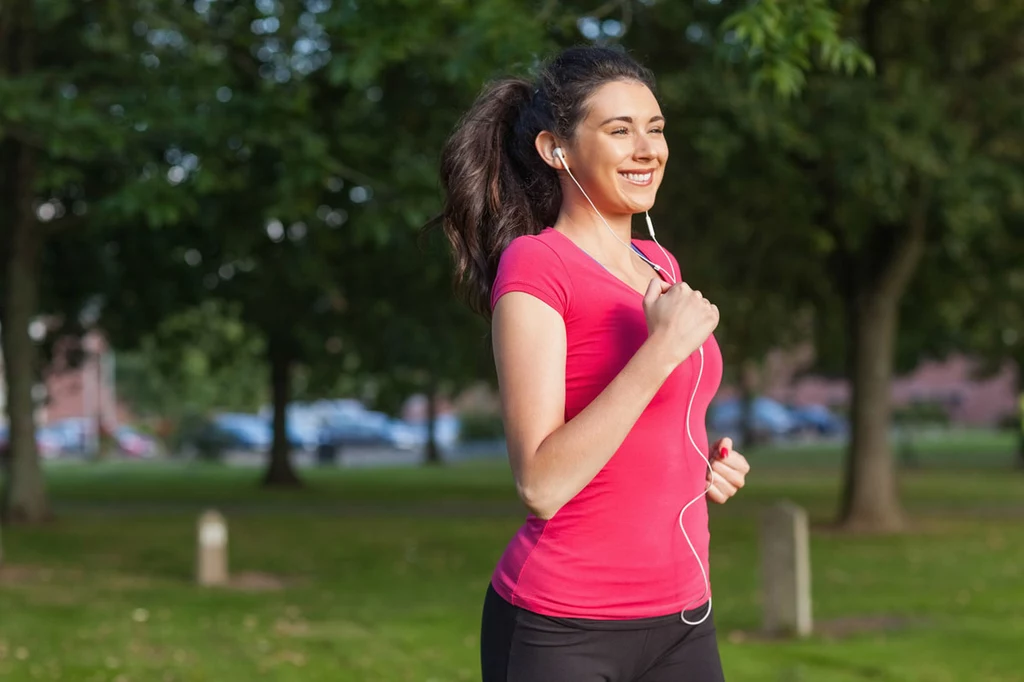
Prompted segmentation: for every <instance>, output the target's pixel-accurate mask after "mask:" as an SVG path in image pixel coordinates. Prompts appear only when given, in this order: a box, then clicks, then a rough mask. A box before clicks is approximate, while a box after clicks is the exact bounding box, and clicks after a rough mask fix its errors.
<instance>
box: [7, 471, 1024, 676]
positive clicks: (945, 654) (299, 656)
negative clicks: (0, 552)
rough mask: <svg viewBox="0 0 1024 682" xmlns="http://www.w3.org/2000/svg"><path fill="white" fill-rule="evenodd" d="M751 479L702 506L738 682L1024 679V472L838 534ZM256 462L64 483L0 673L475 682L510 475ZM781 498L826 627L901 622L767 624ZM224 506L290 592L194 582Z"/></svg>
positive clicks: (791, 485)
mask: <svg viewBox="0 0 1024 682" xmlns="http://www.w3.org/2000/svg"><path fill="white" fill-rule="evenodd" d="M771 457H772V453H770V452H758V453H756V454H755V455H752V460H753V461H754V465H755V467H758V468H757V470H756V471H755V475H754V476H753V477H752V478H751V481H750V483H749V485H748V487H747V488H746V489H745V490H744V491H743V492H742V493H741V495H740V496H739V497H737V498H736V499H734V500H733V501H731V502H730V503H729V504H728V505H726V506H724V507H720V508H719V507H716V508H715V509H714V510H713V514H712V532H713V543H712V544H713V547H712V564H713V570H714V574H713V578H714V582H715V589H716V601H715V608H716V619H717V623H718V627H719V631H720V637H721V648H722V656H723V661H724V664H725V667H726V673H727V678H728V679H729V680H730V682H747V681H749V682H755V681H756V682H762V681H767V682H775V681H778V682H819V681H820V682H847V681H850V682H852V681H858V680H885V681H891V682H917V681H920V682H924V681H927V682H946V681H950V682H951V681H959V680H964V681H970V682H977V681H992V682H997V681H1002V682H1008V681H1010V680H1024V670H1022V668H1021V660H1022V658H1021V652H1020V643H1021V642H1024V607H1022V606H1021V605H1022V604H1024V475H1022V474H1020V473H1016V472H1012V471H1011V470H1009V469H1003V470H999V469H995V468H992V467H987V468H980V467H979V468H977V469H974V470H972V469H970V468H968V469H961V470H957V471H952V472H950V471H936V470H925V471H921V472H911V473H907V474H905V475H904V476H903V477H902V479H901V486H902V490H903V494H904V501H905V505H906V507H907V508H908V509H909V510H910V511H911V512H912V514H913V518H914V525H913V529H912V530H911V531H910V532H909V533H907V534H905V535H902V536H898V537H873V536H848V535H843V534H839V533H835V532H833V531H832V530H830V529H829V528H828V526H827V522H828V521H829V520H830V519H831V517H832V515H833V513H834V507H835V499H836V493H837V491H838V481H837V478H836V476H835V473H834V471H833V470H830V469H827V468H825V469H797V468H785V467H784V468H781V469H774V468H772V467H770V466H768V465H769V464H770V463H771V462H772V461H773V460H772V459H771ZM305 475H306V476H307V478H308V480H309V486H308V488H307V490H304V491H301V492H296V491H289V492H274V493H267V492H265V491H262V490H260V489H259V488H258V487H257V486H256V480H257V478H258V472H255V471H247V470H230V469H220V468H216V467H210V466H175V465H165V464H109V465H101V466H65V467H56V468H53V469H51V471H50V482H51V490H52V491H53V493H54V496H55V499H56V502H57V505H58V509H59V511H60V514H59V517H58V520H57V521H55V522H54V523H53V524H51V525H49V526H47V527H43V528H32V529H28V528H12V529H7V530H6V533H5V535H4V546H5V550H6V559H7V562H8V566H7V568H5V569H3V572H0V680H12V681H19V682H20V681H21V680H25V681H26V682H27V681H30V680H54V679H61V680H73V681H74V682H90V681H93V680H95V681H96V682H99V681H101V680H103V681H110V682H114V681H117V682H150V681H153V682H160V681H163V680H167V681H168V682H169V681H171V680H177V681H189V682H191V681H193V680H194V681H210V682H236V681H238V682H243V681H244V682H248V681H250V680H280V681H282V682H283V681H299V680H301V681H303V682H316V681H319V680H324V681H327V680H330V681H331V682H336V681H343V682H344V681H348V680H352V681H358V682H372V681H376V680H381V681H392V680H394V681H406V680H408V681H418V682H427V681H428V680H435V681H437V682H446V681H449V680H453V681H457V680H475V679H478V678H479V673H478V663H477V630H478V625H479V611H480V604H481V599H482V596H483V592H484V590H485V588H486V585H487V580H488V577H489V575H490V571H491V570H492V568H493V565H494V562H495V561H496V559H497V557H498V555H499V554H500V552H501V550H502V549H503V547H504V544H505V542H506V541H507V539H508V538H509V536H510V535H511V534H512V533H513V532H514V531H515V529H516V528H517V527H518V524H519V523H520V521H521V519H522V514H521V512H520V511H519V508H518V504H517V502H516V500H515V494H514V491H513V490H512V486H511V479H510V476H509V474H508V471H507V466H505V465H504V464H503V463H501V462H484V463H474V464H467V465H461V466H458V467H451V468H446V469H433V470H431V469H425V470H417V469H377V470H343V471H315V472H313V471H310V472H305ZM782 498H788V499H792V500H794V501H796V502H798V503H799V504H802V505H804V506H805V507H807V509H808V510H809V512H810V514H811V517H812V520H813V521H814V523H815V531H814V533H813V535H812V561H813V583H814V600H815V601H814V611H815V617H816V619H817V620H818V622H819V623H821V624H822V625H823V626H825V625H830V624H833V623H835V622H837V621H838V620H840V619H855V618H869V617H877V616H885V617H890V618H893V619H895V620H894V622H895V623H896V624H897V625H898V626H899V627H897V628H895V629H892V630H889V631H867V632H859V633H856V632H855V633H853V634H846V635H842V636H827V635H824V634H822V635H818V636H815V637H812V638H811V639H809V640H807V641H802V642H765V641H758V639H757V638H756V637H753V636H751V635H752V633H754V632H756V630H757V628H758V625H759V621H760V612H759V608H760V601H759V599H760V598H759V585H758V574H757V556H758V549H757V535H756V533H757V514H758V511H759V510H760V509H761V508H763V507H764V506H765V505H767V504H770V503H771V502H773V501H775V500H777V499H782ZM214 503H216V504H217V505H218V506H220V507H221V508H222V509H225V510H226V511H227V515H228V517H229V522H230V529H231V530H230V533H231V561H232V570H233V572H234V573H236V574H244V573H250V574H251V573H260V574H265V575H271V576H274V577H276V578H277V579H279V580H280V581H282V582H283V589H272V590H256V589H215V590H203V589H199V588H197V587H194V586H193V585H192V584H191V578H192V566H193V561H194V558H193V551H192V548H193V542H194V540H193V538H194V534H195V528H194V524H195V518H196V513H197V512H198V511H199V510H201V509H202V508H204V507H205V506H207V505H210V504H214Z"/></svg>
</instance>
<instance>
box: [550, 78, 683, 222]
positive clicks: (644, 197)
mask: <svg viewBox="0 0 1024 682" xmlns="http://www.w3.org/2000/svg"><path fill="white" fill-rule="evenodd" d="M585 111H586V112H587V113H586V115H585V117H584V119H583V120H582V121H580V123H579V125H578V126H577V127H576V133H575V136H574V138H573V140H572V141H571V142H570V143H569V144H567V145H566V146H567V149H566V155H567V157H568V158H567V160H568V165H569V170H571V171H572V172H573V174H574V175H575V176H576V179H577V180H578V181H579V183H580V184H581V185H583V189H584V190H586V192H587V194H588V195H590V199H591V200H592V201H593V202H594V203H595V204H596V205H597V207H598V209H599V210H600V211H601V212H602V213H605V212H607V213H608V214H620V215H621V214H629V215H632V214H634V213H642V212H644V211H646V210H649V209H650V208H651V206H653V205H654V199H655V196H656V195H657V193H658V187H659V186H660V185H661V179H662V176H663V174H664V172H665V164H666V162H667V161H668V143H667V142H666V141H665V132H664V129H665V119H664V118H663V116H662V113H661V107H659V106H658V100H657V99H655V97H654V93H652V92H651V91H650V89H649V88H648V87H647V86H646V85H643V84H642V83H637V82H636V81H614V82H611V83H605V84H604V85H602V86H601V87H600V88H598V89H597V90H596V91H595V92H594V93H593V94H592V95H591V96H590V99H589V100H588V101H587V106H586V109H585ZM569 182H570V184H572V181H571V180H569Z"/></svg>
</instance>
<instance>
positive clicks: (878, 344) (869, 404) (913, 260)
mask: <svg viewBox="0 0 1024 682" xmlns="http://www.w3.org/2000/svg"><path fill="white" fill-rule="evenodd" d="M926 209H927V202H926V201H925V199H924V197H923V196H922V197H921V198H919V200H918V202H916V205H915V208H914V211H913V213H912V214H911V216H910V217H909V222H908V225H907V227H906V229H905V232H904V234H903V235H901V237H900V239H899V241H898V242H897V244H896V246H895V247H894V248H893V249H892V251H891V253H890V256H889V258H888V259H887V260H886V262H885V264H884V266H883V267H882V268H881V270H880V271H878V274H877V276H876V277H874V278H867V281H863V280H862V281H860V282H858V283H857V284H856V285H854V286H853V287H852V288H851V290H850V291H848V292H847V296H846V307H847V310H846V313H847V315H846V319H847V343H848V348H847V352H848V353H849V372H850V380H851V383H852V396H851V406H850V407H851V414H850V416H851V429H852V435H851V440H850V447H849V451H848V452H847V458H846V475H845V479H844V481H843V494H842V502H841V510H840V522H841V524H842V525H843V526H845V527H846V528H848V529H850V530H857V531H881V532H891V531H898V530H901V529H902V528H903V527H904V524H905V519H904V516H903V510H902V508H901V507H900V502H899V492H898V489H897V484H896V468H895V466H894V460H893V453H892V447H891V443H890V441H889V429H890V425H891V422H892V404H891V400H890V384H891V382H892V374H893V356H894V354H895V350H896V335H897V332H898V330H899V308H900V301H901V299H902V298H903V294H904V292H905V291H906V288H907V284H908V283H909V282H910V278H911V277H912V276H913V274H914V271H915V270H916V269H917V265H918V263H919V262H920V260H921V256H922V254H923V252H924V237H925V221H926V217H927V214H926Z"/></svg>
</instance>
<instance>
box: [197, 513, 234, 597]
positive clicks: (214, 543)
mask: <svg viewBox="0 0 1024 682" xmlns="http://www.w3.org/2000/svg"><path fill="white" fill-rule="evenodd" d="M196 539H197V541H198V546H197V548H196V550H197V551H196V582H198V583H199V584H200V585H201V586H203V587H210V586H215V585H224V584H225V583H227V581H228V525H227V523H226V522H225V521H224V517H223V516H222V515H221V514H220V512H217V511H214V510H212V509H211V510H208V511H206V512H203V514H202V516H200V517H199V525H198V534H197V538H196Z"/></svg>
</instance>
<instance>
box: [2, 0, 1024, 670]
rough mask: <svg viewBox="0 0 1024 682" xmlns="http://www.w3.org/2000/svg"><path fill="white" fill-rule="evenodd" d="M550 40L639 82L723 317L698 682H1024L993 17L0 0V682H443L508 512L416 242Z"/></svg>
mask: <svg viewBox="0 0 1024 682" xmlns="http://www.w3.org/2000/svg"><path fill="white" fill-rule="evenodd" d="M581 43H583V44H585V43H597V44H621V45H623V46H625V47H626V48H627V49H629V50H630V51H631V52H633V54H635V56H636V57H637V58H638V59H640V60H641V61H642V62H644V63H645V64H646V65H647V66H649V67H650V68H652V69H653V71H654V72H655V74H656V76H657V78H658V82H659V92H658V93H657V94H658V96H659V99H660V102H661V105H662V108H663V110H664V112H665V115H666V118H667V121H668V125H667V129H666V130H667V135H668V140H669V145H670V148H671V151H672V157H671V162H670V163H669V166H668V172H667V174H666V178H665V182H664V184H663V185H662V189H661V191H660V193H659V199H658V203H657V206H655V208H654V209H653V210H652V216H653V218H654V220H655V222H656V223H657V224H658V230H659V236H660V238H661V240H662V242H663V244H664V245H665V246H666V247H667V248H669V249H671V250H672V251H673V252H674V253H676V254H677V256H678V258H679V260H680V262H681V264H682V269H683V273H684V277H685V278H686V279H687V280H688V281H689V282H690V283H692V284H694V285H695V286H698V287H699V288H700V289H701V290H702V291H703V292H704V293H705V294H706V295H707V296H708V297H709V298H710V299H711V300H713V301H715V302H716V303H717V304H718V305H719V307H720V309H721V310H722V323H721V325H720V327H719V329H718V331H717V332H716V336H717V338H718V340H719V343H720V344H721V346H722V348H723V353H724V355H725V368H726V369H725V372H726V374H725V380H724V383H723V387H722V389H721V390H720V392H719V394H718V397H717V398H716V401H715V403H714V404H713V405H712V408H711V410H710V412H709V415H708V427H709V431H710V432H711V435H712V437H713V438H715V437H718V436H726V435H727V436H730V437H732V438H734V439H735V441H736V442H737V449H739V450H741V451H742V452H744V454H746V455H747V456H748V458H749V459H750V460H751V462H752V465H753V467H754V473H753V474H752V475H751V477H750V478H749V484H748V486H747V488H746V489H745V490H744V491H742V493H741V494H740V495H739V496H738V497H737V498H735V499H734V500H732V501H730V502H729V503H728V504H727V505H725V506H724V507H722V508H715V509H713V510H712V515H711V516H712V521H711V523H712V533H713V538H714V539H713V542H712V564H713V566H714V579H715V584H716V601H715V608H716V618H717V623H718V628H719V633H720V638H721V641H722V653H723V659H724V663H725V669H726V673H727V677H728V678H729V679H730V680H738V681H742V680H758V681H761V680H792V681H797V680H800V681H810V680H814V681H818V680H822V681H826V682H832V681H836V682H839V681H847V680H868V679H870V680H892V681H897V680H898V681H900V682H903V681H912V680H929V682H936V681H943V680H970V681H976V680H994V681H999V680H1002V681H1007V680H1024V673H1022V672H1021V670H1020V661H1021V658H1020V654H1019V651H1018V649H1019V642H1020V641H1024V619H1022V614H1024V607H1022V604H1024V550H1022V549H1021V548H1022V547H1024V523H1022V522H1024V425H1022V418H1021V417H1022V414H1024V303H1022V302H1024V2H1021V1H1019V0H1002V1H1001V2H993V1H991V0H960V1H957V2H954V1H952V0H930V1H925V0H890V1H883V0H847V1H843V0H839V1H829V0H786V1H782V0H759V1H754V2H733V1H730V0H693V1H690V0H608V1H607V2H601V0H579V1H570V0H447V1H444V2H436V1H435V2H429V1H427V0H361V1H359V2H357V1H356V0H293V1H291V2H283V1H282V0H255V1H252V0H238V1H234V2H232V1H228V0H122V1H121V2H109V1H101V0H3V1H2V2H0V273H2V278H0V294H2V297H0V330H2V347H3V355H2V365H0V405H2V406H3V418H2V421H0V479H2V484H3V494H2V500H0V511H2V518H3V526H2V528H0V677H2V678H4V679H11V680H37V679H65V680H74V681H76V682H77V681H79V680H81V681H93V680H95V681H97V682H99V681H101V680H103V681H106V680H110V681H113V682H129V681H133V680H142V681H147V682H148V681H150V680H162V681H165V682H171V681H172V680H217V681H218V682H220V681H225V682H226V681H229V680H254V679H266V680H360V681H362V680H420V681H429V680H435V681H442V680H444V681H447V680H471V679H478V678H479V672H478V664H477V648H476V647H477V643H478V640H477V637H478V625H479V609H480V605H481V604H482V597H483V593H484V590H485V588H486V585H487V581H488V579H489V576H490V571H491V569H492V568H493V565H494V562H495V561H496V559H497V557H498V556H499V555H500V553H501V551H502V550H503V548H504V545H505V543H506V542H507V540H508V538H509V537H510V535H511V534H512V533H513V532H514V531H515V529H516V528H517V527H518V525H519V524H520V523H521V522H522V519H523V517H524V511H523V509H522V507H521V506H520V505H519V504H518V502H517V500H516V496H515V491H514V487H513V485H512V479H511V476H510V474H509V470H508V465H507V461H506V459H505V455H506V452H505V447H504V440H503V428H502V422H501V417H500V409H499V408H500V405H499V402H498V399H497V395H496V387H495V382H494V376H493V366H492V359H491V354H490V345H489V337H488V328H487V325H486V323H485V322H483V321H482V320H479V319H476V318H474V317H473V316H472V315H471V314H470V313H469V311H468V310H467V309H466V307H465V306H463V305H462V304H461V303H460V302H459V301H457V300H456V299H455V297H454V296H453V294H452V288H451V267H450V262H449V258H448V255H447V253H446V250H445V244H444V243H443V241H442V239H441V238H440V235H439V234H437V233H436V232H423V231H422V230H421V228H422V226H423V225H424V224H425V223H427V222H428V221H429V220H430V219H431V218H433V217H434V216H435V215H436V214H437V213H438V211H439V209H440V205H441V193H440V189H439V184H438V179H437V167H438V157H439V154H440V150H441V147H442V145H443V143H444V140H445V138H446V137H447V135H448V134H449V133H450V132H451V131H452V129H453V127H454V126H455V124H456V122H457V121H458V118H459V116H460V115H461V114H462V113H463V112H464V111H465V110H466V109H467V108H468V106H469V105H470V104H471V102H472V101H473V99H474V97H475V96H476V95H477V93H478V92H479V91H480V89H481V88H482V86H483V85H484V83H485V82H487V81H488V80H489V79H491V78H494V77H498V76H502V75H506V74H529V73H530V70H531V68H532V67H533V66H534V65H535V64H536V63H537V61H538V60H540V59H543V58H544V57H545V56H547V55H550V54H551V53H552V52H553V51H555V50H557V49H558V48H560V47H564V46H569V45H574V44H581ZM682 417H683V415H680V418H682ZM781 499H788V500H793V501H795V502H796V503H798V504H799V505H801V506H802V507H804V508H805V509H807V511H808V513H809V514H810V517H811V520H812V534H811V560H812V576H813V596H814V613H815V624H816V629H815V632H814V634H813V635H811V636H810V637H807V638H802V639H800V638H798V639H792V640H775V639H767V638H765V637H764V636H763V634H762V633H760V630H759V628H760V625H761V604H762V602H763V586H762V585H761V584H760V583H759V574H758V571H757V560H758V559H757V558H758V551H759V550H758V538H757V528H758V518H759V514H760V512H761V511H762V510H763V509H764V507H765V506H767V505H770V504H772V503H774V502H776V501H778V500H781ZM209 508H215V509H218V510H220V511H221V512H222V513H223V514H224V515H225V517H226V519H227V524H228V529H229V535H228V537H229V538H230V541H229V542H230V544H229V548H230V549H229V556H230V578H229V580H228V581H227V582H226V583H225V584H223V585H221V586H220V587H217V588H199V587H197V586H196V585H195V582H196V576H195V572H196V561H197V558H196V553H197V546H196V519H197V517H198V515H199V513H200V512H202V511H203V510H205V509H209Z"/></svg>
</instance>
